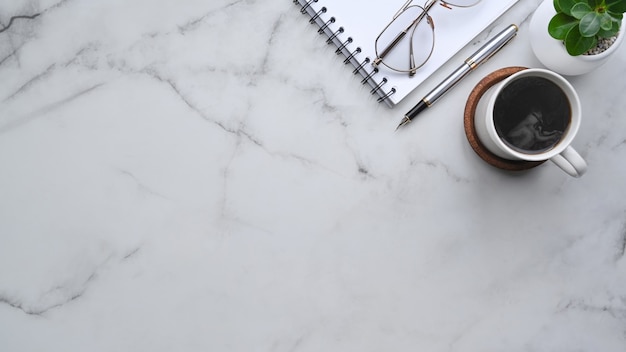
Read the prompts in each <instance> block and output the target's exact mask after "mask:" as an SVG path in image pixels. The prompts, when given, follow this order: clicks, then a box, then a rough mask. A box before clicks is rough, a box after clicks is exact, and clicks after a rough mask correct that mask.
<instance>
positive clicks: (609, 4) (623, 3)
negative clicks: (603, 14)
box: [604, 0, 626, 13]
mask: <svg viewBox="0 0 626 352" xmlns="http://www.w3.org/2000/svg"><path fill="white" fill-rule="evenodd" d="M604 3H605V5H606V8H607V10H608V11H610V12H615V13H624V12H626V0H604Z"/></svg>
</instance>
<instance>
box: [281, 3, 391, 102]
mask: <svg viewBox="0 0 626 352" xmlns="http://www.w3.org/2000/svg"><path fill="white" fill-rule="evenodd" d="M316 2H318V0H293V3H294V4H296V5H300V6H302V7H301V8H300V12H301V13H302V14H309V15H310V16H311V18H310V19H309V23H311V24H317V25H318V26H319V28H318V30H317V32H318V33H319V34H326V35H327V36H328V38H327V39H326V43H327V44H334V45H335V46H337V50H335V54H337V55H339V54H342V53H343V54H344V55H345V56H346V58H345V60H343V63H344V64H348V63H352V65H353V66H354V67H355V69H354V71H352V73H353V74H355V75H356V74H360V75H361V76H363V79H362V80H361V84H366V83H368V84H369V85H370V86H371V87H372V89H371V90H370V93H371V94H378V96H379V98H378V99H377V101H378V102H379V103H380V102H386V103H387V104H389V105H390V104H391V103H390V102H389V100H388V99H389V97H390V96H392V95H393V94H394V93H395V92H396V89H395V88H391V89H390V90H388V91H386V92H385V91H384V86H385V85H386V84H387V82H388V80H387V77H383V78H382V80H381V81H380V82H378V83H377V82H376V81H375V80H374V76H375V75H376V74H377V73H378V72H379V71H378V69H377V68H374V69H372V70H371V71H369V72H368V71H367V69H366V65H367V64H368V63H369V62H370V58H369V57H366V58H364V59H363V60H361V61H359V59H358V56H359V54H361V48H358V47H357V48H356V49H354V50H352V51H349V49H348V46H349V45H350V44H351V43H352V42H353V39H352V38H351V37H348V38H347V39H346V40H344V41H343V42H341V41H338V40H337V37H338V36H339V35H340V34H341V33H343V32H344V31H345V30H344V28H343V27H339V28H337V29H336V30H334V31H331V30H330V28H329V27H330V26H331V25H332V24H334V23H335V22H336V19H335V17H330V18H329V19H327V20H326V21H323V20H322V19H321V16H322V15H323V14H325V13H327V12H329V9H328V8H327V7H326V6H324V7H322V8H320V9H319V10H318V11H315V10H313V9H312V8H311V5H312V4H313V3H316Z"/></svg>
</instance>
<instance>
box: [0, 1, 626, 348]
mask: <svg viewBox="0 0 626 352" xmlns="http://www.w3.org/2000/svg"><path fill="white" fill-rule="evenodd" d="M538 3H539V1H538V0H532V1H528V0H521V1H520V2H519V3H518V4H517V5H516V6H515V7H514V8H513V9H512V10H511V11H510V12H508V13H507V14H506V15H505V16H504V18H503V19H502V20H501V21H499V22H498V23H497V24H496V25H495V27H498V28H501V26H502V25H504V24H508V23H517V24H519V25H520V33H519V35H518V37H517V38H515V39H514V41H513V42H512V43H511V44H510V45H509V46H507V47H506V48H505V49H504V50H503V51H502V53H500V54H498V56H496V57H494V58H493V59H492V60H491V61H490V62H488V63H487V64H486V65H485V66H482V67H480V68H479V69H478V70H477V71H476V72H475V73H473V74H472V75H471V76H469V77H468V78H467V79H466V80H464V81H463V82H462V83H461V84H460V85H459V86H458V87H457V88H456V89H455V90H454V91H452V92H451V93H450V94H449V95H447V96H446V97H445V98H443V100H442V101H441V102H440V103H438V104H439V105H438V106H437V107H436V108H433V109H431V110H429V111H427V112H426V113H424V114H423V115H422V116H421V117H420V118H419V119H418V120H417V121H415V122H413V123H412V124H411V125H410V126H408V127H407V128H406V129H404V130H402V131H400V132H398V133H394V128H395V126H396V125H397V123H398V122H399V120H400V118H401V116H402V114H403V113H404V112H406V110H408V109H409V108H410V107H411V106H412V105H413V104H415V103H416V102H417V100H418V99H419V97H421V96H422V95H423V94H425V93H426V92H427V91H428V90H429V89H430V88H431V87H432V85H433V84H434V83H436V82H437V80H438V79H441V78H442V76H443V75H445V74H447V72H445V69H446V68H447V69H448V71H449V69H450V68H453V67H454V66H456V65H457V64H458V60H457V62H454V63H452V64H451V65H448V66H446V67H444V71H440V72H439V73H438V74H436V75H435V76H434V77H432V78H431V79H430V80H428V81H427V84H426V85H425V86H423V87H421V88H418V89H417V90H416V91H414V92H413V94H411V95H410V96H409V97H408V98H407V100H405V101H404V102H403V103H402V104H400V105H399V106H397V107H396V108H394V109H389V108H387V107H385V106H384V105H380V104H378V103H376V102H375V99H374V98H373V97H372V96H370V95H369V92H368V90H367V89H366V88H365V87H362V86H361V85H360V84H359V79H358V78H357V77H354V76H353V75H352V73H351V70H350V69H349V68H347V67H345V66H343V65H342V64H341V62H342V58H340V57H337V56H335V55H334V48H332V47H329V46H327V45H326V44H325V43H324V41H323V40H321V39H320V37H319V36H318V35H317V32H316V30H315V28H314V27H313V26H312V25H309V23H308V21H307V19H306V18H305V17H303V15H301V14H300V12H299V11H298V8H297V7H296V6H295V5H294V4H293V3H292V1H254V0H237V1H233V0H211V1H200V0H195V1H193V0H186V1H180V0H158V1H148V0H134V1H122V0H107V1H104V0H101V1H98V0H91V1H89V0H13V1H3V2H2V3H0V23H1V24H2V25H6V24H7V23H8V20H9V18H10V17H11V16H13V15H18V14H28V15H30V14H35V13H40V16H39V17H37V18H35V19H33V20H19V21H15V22H14V23H13V25H12V26H11V27H10V28H9V29H8V30H6V31H4V32H3V33H0V82H1V84H0V167H1V172H0V350H1V351H7V352H9V351H10V352H18V351H64V352H66V351H91V352H94V351H151V352H156V351H278V352H281V351H285V352H287V351H316V352H319V351H359V352H364V351H603V352H612V351H615V352H618V351H619V352H623V351H624V350H626V256H625V255H624V251H625V249H624V248H625V246H626V199H625V197H624V195H625V191H626V165H625V163H624V160H626V116H624V111H625V110H626V100H625V99H624V98H623V97H624V90H625V86H626V80H624V74H625V73H626V71H625V68H626V51H625V50H626V48H621V49H622V50H620V53H619V54H618V55H617V56H616V57H614V58H612V59H611V61H609V63H607V64H606V65H605V66H603V67H602V68H600V69H598V70H597V71H595V72H593V73H592V74H588V75H585V76H579V77H573V78H570V81H571V82H572V84H573V85H574V86H575V87H576V88H577V89H578V90H579V93H580V95H581V99H582V104H583V110H584V117H583V119H584V120H583V123H582V127H581V131H580V133H579V135H578V136H577V138H576V140H575V141H574V146H575V148H577V149H578V151H579V152H580V153H581V154H582V155H583V156H584V157H585V159H586V160H587V162H588V164H589V171H588V173H587V174H585V175H584V176H583V177H582V178H579V179H574V178H571V177H569V176H567V175H565V173H563V172H561V171H560V170H558V169H557V168H556V166H554V165H551V164H548V163H546V164H544V165H542V166H540V167H537V168H535V169H533V170H531V171H528V172H524V173H509V172H504V171H501V170H498V169H495V168H493V167H491V166H490V165H488V164H486V163H485V162H483V161H482V159H480V158H478V157H477V156H476V154H475V153H474V152H473V150H472V149H471V148H470V146H469V144H468V143H467V140H466V138H465V135H464V132H463V123H462V110H463V106H464V104H465V99H466V98H467V95H468V94H469V91H470V90H471V88H472V87H473V86H474V85H475V84H476V83H477V82H478V81H479V80H480V79H481V78H482V77H484V76H485V75H487V74H488V73H489V72H492V71H493V70H496V69H498V68H500V67H505V66H514V65H523V66H529V67H541V66H540V64H539V62H538V61H537V60H536V59H535V58H534V57H533V55H532V53H531V50H530V45H529V42H528V35H527V33H528V28H527V26H528V20H529V15H530V14H531V13H532V11H533V10H534V8H535V7H536V6H537V5H538ZM491 33H493V32H492V31H490V30H488V31H486V32H485V33H483V34H481V35H480V36H479V37H478V38H477V39H476V41H474V42H473V43H472V44H471V45H470V46H469V47H467V48H466V49H464V51H463V52H461V53H460V54H459V57H457V59H458V58H460V57H464V56H466V55H467V54H469V53H470V52H471V51H473V49H475V46H476V45H479V44H480V43H481V42H483V41H484V40H485V38H488V37H489V35H490V34H491Z"/></svg>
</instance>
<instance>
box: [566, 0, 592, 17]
mask: <svg viewBox="0 0 626 352" xmlns="http://www.w3.org/2000/svg"><path fill="white" fill-rule="evenodd" d="M571 13H572V16H574V18H577V19H581V18H583V17H585V16H586V15H588V14H590V13H594V11H593V9H592V8H591V6H589V4H587V3H584V2H579V3H577V4H576V5H574V6H572V9H571Z"/></svg>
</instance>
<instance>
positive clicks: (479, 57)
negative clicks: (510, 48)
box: [465, 24, 517, 69]
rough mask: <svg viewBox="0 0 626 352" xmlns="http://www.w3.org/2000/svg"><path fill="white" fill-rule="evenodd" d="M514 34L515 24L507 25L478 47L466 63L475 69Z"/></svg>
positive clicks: (515, 32) (515, 31) (515, 30)
mask: <svg viewBox="0 0 626 352" xmlns="http://www.w3.org/2000/svg"><path fill="white" fill-rule="evenodd" d="M516 34H517V26H516V25H514V24H512V25H510V26H508V27H507V28H506V29H504V30H503V31H502V32H500V33H498V34H497V35H496V36H495V37H493V38H492V39H491V40H490V41H488V42H487V43H486V44H485V45H483V46H482V47H481V48H480V49H478V51H476V52H475V53H474V55H472V56H471V57H469V58H467V60H465V63H467V64H468V65H469V66H470V67H471V68H472V69H475V68H476V67H477V66H478V65H480V64H481V63H483V62H485V61H487V60H488V59H489V58H490V57H492V56H493V55H494V54H495V53H497V52H498V51H499V50H500V49H502V47H503V46H505V45H506V43H508V42H509V41H510V40H511V39H512V38H513V37H514V36H515V35H516Z"/></svg>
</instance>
